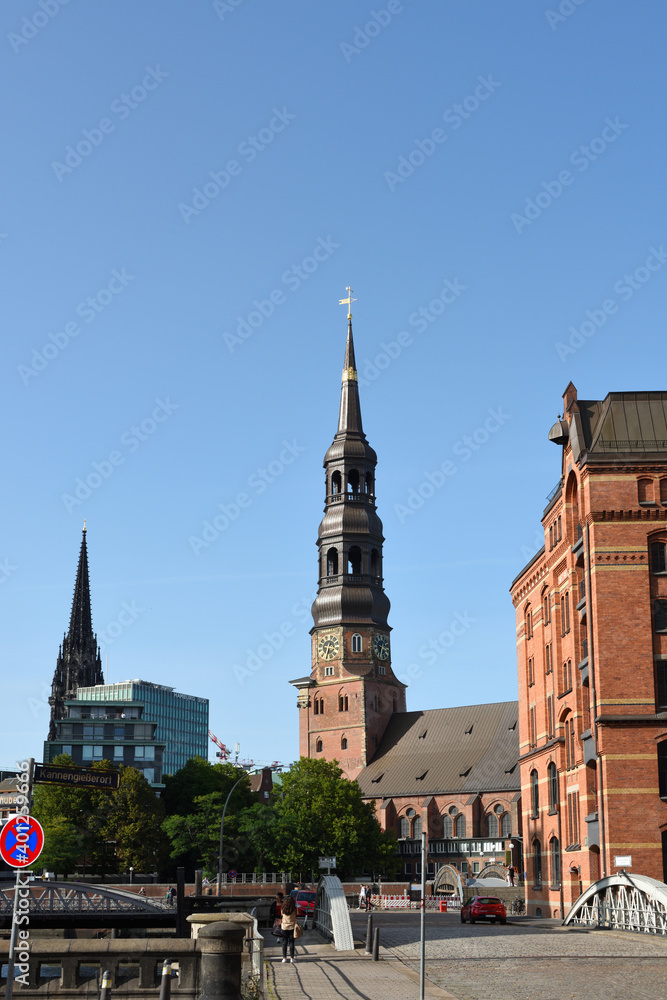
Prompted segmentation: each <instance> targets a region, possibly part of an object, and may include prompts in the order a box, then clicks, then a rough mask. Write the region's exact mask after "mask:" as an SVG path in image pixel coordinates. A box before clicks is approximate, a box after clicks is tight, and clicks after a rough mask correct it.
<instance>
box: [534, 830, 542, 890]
mask: <svg viewBox="0 0 667 1000" xmlns="http://www.w3.org/2000/svg"><path fill="white" fill-rule="evenodd" d="M533 878H534V881H535V885H542V844H541V843H540V841H539V840H534V841H533Z"/></svg>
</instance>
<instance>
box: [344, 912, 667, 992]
mask: <svg viewBox="0 0 667 1000" xmlns="http://www.w3.org/2000/svg"><path fill="white" fill-rule="evenodd" d="M375 926H379V927H380V939H381V943H382V950H383V955H384V956H385V957H386V958H389V957H390V956H391V957H394V958H397V959H400V960H401V961H402V962H403V963H404V965H405V966H407V968H408V969H409V970H411V971H412V972H413V973H418V972H419V915H418V914H417V913H410V914H394V913H392V914H378V915H377V916H376V917H375ZM353 927H354V930H355V936H359V937H361V936H363V933H364V928H365V918H364V916H363V914H353ZM426 939H427V943H426V956H427V959H426V974H427V977H428V980H429V982H431V983H433V984H434V985H436V986H439V987H440V988H441V989H443V990H446V991H448V992H449V993H450V994H452V995H453V996H454V997H456V998H457V1000H489V998H493V1000H524V998H530V1000H538V998H539V1000H629V998H630V1000H634V998H637V1000H665V998H667V941H665V940H664V939H662V938H655V937H652V936H648V935H643V936H639V935H633V934H622V933H617V932H608V931H598V930H584V929H576V928H572V929H570V928H564V927H562V926H561V925H560V924H559V923H558V922H557V921H553V922H552V921H546V920H543V921H537V920H534V921H528V920H523V921H521V920H516V921H515V922H510V923H508V924H507V925H506V926H504V927H503V926H500V925H491V924H489V925H486V924H476V925H474V926H473V927H471V926H470V925H469V924H465V925H463V924H461V923H460V920H459V916H458V914H457V913H448V914H433V915H427V918H426Z"/></svg>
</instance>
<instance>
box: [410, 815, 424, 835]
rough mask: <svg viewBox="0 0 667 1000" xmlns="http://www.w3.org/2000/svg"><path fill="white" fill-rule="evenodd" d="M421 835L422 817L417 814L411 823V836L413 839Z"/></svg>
mask: <svg viewBox="0 0 667 1000" xmlns="http://www.w3.org/2000/svg"><path fill="white" fill-rule="evenodd" d="M421 835H422V819H421V816H417V817H416V819H415V820H414V822H413V824H412V836H413V837H414V839H415V840H418V839H419V838H420V837H421Z"/></svg>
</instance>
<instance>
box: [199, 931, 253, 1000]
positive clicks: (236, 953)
mask: <svg viewBox="0 0 667 1000" xmlns="http://www.w3.org/2000/svg"><path fill="white" fill-rule="evenodd" d="M244 937H245V927H244V926H243V925H242V924H234V923H232V922H231V921H228V920H220V921H217V922H216V923H214V924H206V926H204V927H202V929H201V930H200V931H199V935H198V937H197V944H198V946H199V949H200V951H201V959H200V974H199V985H200V987H201V992H200V994H199V1000H241V962H242V956H243V939H244Z"/></svg>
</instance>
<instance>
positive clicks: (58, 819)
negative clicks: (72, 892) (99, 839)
mask: <svg viewBox="0 0 667 1000" xmlns="http://www.w3.org/2000/svg"><path fill="white" fill-rule="evenodd" d="M40 822H41V821H40ZM42 826H43V828H44V850H43V851H42V853H41V854H40V856H39V864H40V865H41V866H42V867H43V868H44V869H45V871H52V872H57V873H58V874H61V875H65V876H67V875H69V874H70V873H71V872H73V871H74V870H75V869H76V865H77V862H78V860H79V858H80V857H81V855H82V853H83V836H82V835H81V833H79V831H78V830H77V828H76V826H75V825H74V823H73V822H72V820H71V819H67V818H66V817H65V816H55V817H53V818H50V819H45V820H44V822H43V823H42Z"/></svg>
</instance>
